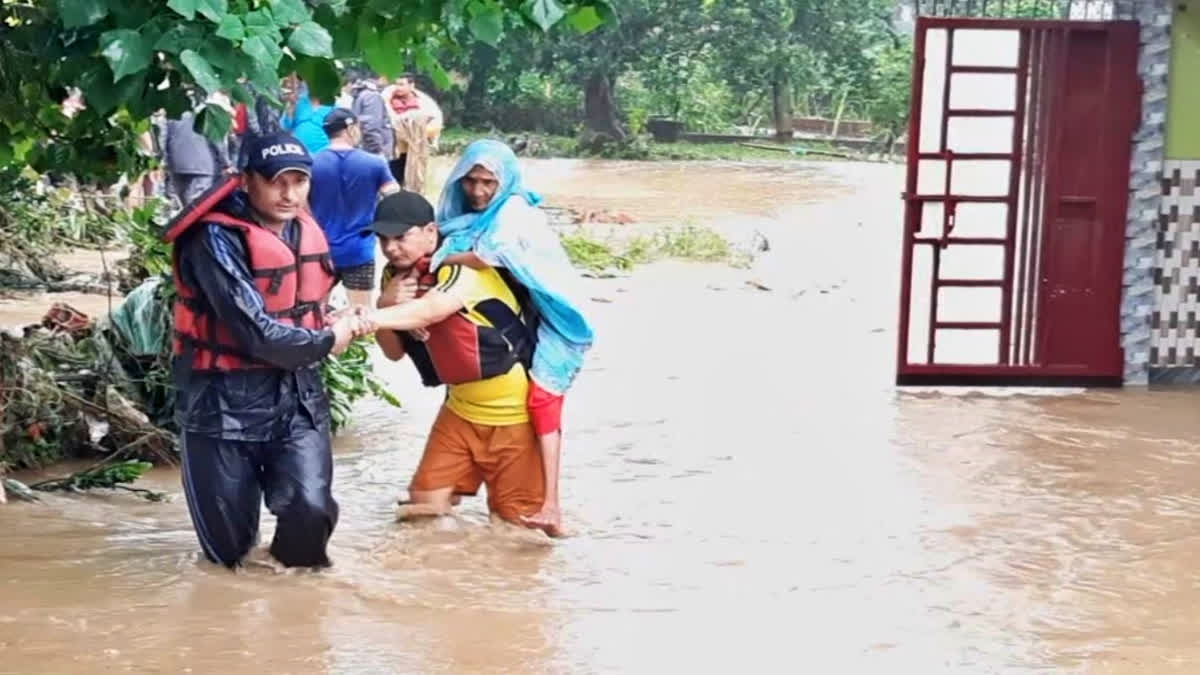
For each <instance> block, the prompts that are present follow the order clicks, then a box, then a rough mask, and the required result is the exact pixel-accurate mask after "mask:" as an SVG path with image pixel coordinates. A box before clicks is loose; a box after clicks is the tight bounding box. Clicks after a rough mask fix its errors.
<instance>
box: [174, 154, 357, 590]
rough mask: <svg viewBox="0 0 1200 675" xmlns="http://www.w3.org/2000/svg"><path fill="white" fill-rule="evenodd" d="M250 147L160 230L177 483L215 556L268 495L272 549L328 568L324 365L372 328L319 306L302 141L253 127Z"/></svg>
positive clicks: (252, 519) (321, 296)
mask: <svg viewBox="0 0 1200 675" xmlns="http://www.w3.org/2000/svg"><path fill="white" fill-rule="evenodd" d="M245 157H246V162H247V163H246V167H245V171H244V173H242V174H241V175H240V176H235V177H232V178H230V179H228V180H226V181H225V182H223V183H222V184H220V185H217V186H215V187H213V188H212V189H210V190H208V191H207V192H206V193H205V194H203V195H201V196H200V197H199V198H198V199H197V200H196V201H195V202H193V203H192V204H191V205H190V206H189V207H188V208H187V209H186V210H185V211H184V212H182V213H180V214H179V215H178V216H176V217H175V219H173V220H172V222H171V223H170V224H169V225H168V229H167V232H166V235H165V238H166V239H167V241H170V242H173V243H174V277H175V288H176V292H177V296H178V298H177V300H176V303H175V310H174V312H175V339H174V352H175V358H174V363H173V369H174V376H175V383H176V387H177V389H178V401H177V404H176V420H177V421H178V423H179V427H180V431H181V436H182V445H183V471H182V473H183V487H184V493H185V495H186V497H187V503H188V509H189V511H190V513H191V517H192V523H193V525H194V527H195V530H196V534H197V536H198V537H199V539H200V545H201V548H202V549H203V551H204V554H205V556H206V557H207V558H208V559H209V560H212V561H213V562H217V563H220V564H223V565H225V566H227V567H230V568H233V567H236V566H238V565H239V564H240V563H241V561H242V559H243V558H244V556H245V555H246V553H248V552H249V551H250V549H251V548H252V547H253V546H254V545H255V543H256V541H257V538H258V521H259V511H260V508H261V504H262V501H263V499H264V497H265V499H266V505H267V508H268V509H269V510H270V512H271V513H273V514H274V515H275V516H276V518H277V519H278V523H277V527H276V530H275V539H274V541H273V542H272V544H271V554H272V555H273V556H274V557H275V559H276V560H278V561H279V562H280V563H282V564H284V565H286V566H289V567H290V566H306V567H323V566H327V565H329V564H330V563H329V558H328V556H327V554H326V544H327V542H328V541H329V537H330V535H331V534H332V533H333V529H334V527H335V525H336V524H337V519H338V505H337V502H335V501H334V499H333V495H332V493H331V490H330V487H331V483H332V478H333V467H332V457H331V452H330V426H329V425H330V411H329V400H328V398H327V397H326V394H325V390H324V387H323V385H322V382H321V377H320V373H319V371H318V364H319V363H320V362H321V360H322V359H324V358H325V356H326V355H328V354H330V353H331V352H332V353H340V352H341V351H342V350H344V349H345V348H346V346H347V345H348V344H349V342H350V340H352V339H353V338H354V337H355V336H356V335H358V334H362V333H364V332H366V328H365V326H364V324H363V322H362V320H361V319H360V318H358V317H357V316H354V315H347V316H343V317H331V318H329V319H328V320H327V317H326V316H325V308H326V302H327V299H328V293H329V290H330V288H332V286H333V274H332V265H331V263H330V259H329V246H328V244H327V243H326V240H325V236H324V235H323V234H322V232H321V228H320V227H319V226H318V225H317V223H316V222H314V221H313V219H312V217H311V215H309V213H308V210H307V204H308V192H309V177H310V174H311V166H312V158H311V157H310V156H309V154H308V152H307V151H306V150H305V149H304V146H303V145H302V144H301V143H300V142H299V141H298V140H296V138H295V137H293V136H291V135H289V134H286V133H278V134H272V135H268V136H264V137H251V138H249V139H248V141H247V146H246V153H245ZM327 324H329V327H328V328H327V327H326V325H327Z"/></svg>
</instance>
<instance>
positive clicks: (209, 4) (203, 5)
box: [196, 0, 229, 23]
mask: <svg viewBox="0 0 1200 675" xmlns="http://www.w3.org/2000/svg"><path fill="white" fill-rule="evenodd" d="M196 11H197V12H200V14H201V15H203V16H204V18H206V19H208V20H209V21H211V22H213V23H221V19H222V18H224V17H225V14H226V13H227V12H228V11H229V5H228V3H227V1H226V0H196Z"/></svg>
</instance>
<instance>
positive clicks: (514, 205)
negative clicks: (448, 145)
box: [431, 140, 594, 394]
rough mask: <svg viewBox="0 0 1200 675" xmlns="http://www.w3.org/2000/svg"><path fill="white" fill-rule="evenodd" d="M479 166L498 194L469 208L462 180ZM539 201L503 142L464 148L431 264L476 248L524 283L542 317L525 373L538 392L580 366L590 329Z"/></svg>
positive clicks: (443, 204) (442, 208)
mask: <svg viewBox="0 0 1200 675" xmlns="http://www.w3.org/2000/svg"><path fill="white" fill-rule="evenodd" d="M476 166H482V167H484V168H485V169H487V170H489V171H491V172H492V173H493V174H495V175H496V179H497V180H498V181H499V185H498V186H497V188H496V194H495V196H493V197H492V201H491V203H489V204H488V207H487V209H485V210H484V211H482V212H472V211H470V210H469V206H468V204H467V199H466V195H465V194H463V191H462V186H461V185H460V183H459V181H461V180H462V178H463V176H466V175H467V173H468V172H470V171H471V169H473V168H475V167H476ZM541 201H542V199H541V197H540V196H539V195H538V194H537V193H535V192H533V191H532V190H530V189H528V188H526V187H525V184H524V181H523V180H522V178H521V167H520V166H519V165H518V164H517V157H516V155H514V154H513V151H512V150H510V149H509V147H508V146H507V145H505V144H503V143H501V142H499V141H493V140H480V141H475V142H474V143H472V144H471V145H469V146H467V149H466V151H465V152H464V153H463V156H462V159H460V160H458V164H456V165H455V166H454V169H453V170H452V171H451V172H450V176H449V177H448V178H447V179H446V185H445V187H443V188H442V197H441V200H440V202H439V204H438V214H437V215H438V229H439V230H441V233H442V236H443V241H442V245H441V247H439V248H438V250H437V252H436V253H434V255H433V260H432V261H431V267H432V268H434V269H436V268H437V267H439V266H440V265H441V264H442V262H443V261H444V260H445V259H446V257H447V256H449V255H453V254H456V253H466V252H468V251H473V252H474V253H475V255H477V256H479V258H481V259H482V260H483V261H484V262H486V263H487V264H489V265H491V266H493V267H503V268H505V269H507V270H508V271H509V273H510V274H512V276H513V277H514V278H515V279H516V280H517V281H518V282H519V283H520V284H521V285H523V286H524V287H525V288H527V289H528V290H529V294H530V297H531V299H532V301H533V304H534V307H535V309H536V310H537V311H538V314H539V315H540V316H541V322H540V323H539V324H538V334H537V348H536V349H535V350H534V354H533V367H532V369H531V372H530V375H531V376H532V377H533V379H534V380H535V381H536V382H537V383H538V385H540V386H541V387H542V388H543V389H546V390H548V391H551V392H553V393H556V394H562V393H565V392H566V390H567V389H568V388H569V387H570V386H571V383H572V382H573V381H574V379H575V376H576V375H578V374H579V370H580V369H581V368H582V367H583V357H584V354H585V353H586V352H587V350H588V349H589V348H591V346H592V341H593V339H594V334H593V332H592V327H591V325H590V324H589V323H588V320H587V318H586V317H584V315H583V312H581V311H580V309H579V306H578V304H577V302H576V301H575V300H573V299H572V298H571V297H570V294H569V293H568V292H567V289H569V288H570V287H572V286H574V280H575V279H577V278H578V273H577V272H576V271H575V269H574V268H573V267H572V266H571V261H570V260H569V259H568V258H567V254H566V251H565V250H564V249H563V247H562V243H561V242H560V241H559V239H558V235H556V234H555V233H554V232H553V231H551V230H550V228H549V226H548V224H547V223H546V220H545V217H544V216H543V215H542V214H541V212H540V211H537V210H536V207H537V205H538V204H539V203H541Z"/></svg>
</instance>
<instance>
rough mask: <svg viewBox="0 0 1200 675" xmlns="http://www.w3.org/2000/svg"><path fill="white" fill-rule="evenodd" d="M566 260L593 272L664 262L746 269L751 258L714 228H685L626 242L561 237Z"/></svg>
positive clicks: (572, 235)
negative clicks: (719, 264) (688, 261)
mask: <svg viewBox="0 0 1200 675" xmlns="http://www.w3.org/2000/svg"><path fill="white" fill-rule="evenodd" d="M562 242H563V247H564V248H566V251H567V256H568V257H569V258H570V259H571V262H572V263H573V264H574V265H575V266H576V267H580V268H583V269H586V270H590V271H593V272H602V271H606V270H614V269H615V270H621V271H628V270H631V269H633V268H634V267H635V266H637V265H644V264H646V263H651V262H655V261H658V260H664V259H675V260H690V261H694V262H707V263H723V264H727V265H731V266H733V267H745V266H747V265H749V263H750V255H749V254H748V253H744V252H741V251H738V250H737V249H736V248H735V247H734V246H733V245H732V244H730V243H729V240H728V239H726V238H725V237H723V236H721V234H720V233H719V232H717V231H715V230H713V229H711V228H707V227H698V226H695V225H685V226H682V227H676V228H667V229H663V230H659V231H657V232H654V233H653V234H643V235H635V236H633V237H629V238H624V239H616V238H609V239H600V238H597V237H595V236H592V235H589V234H588V233H586V232H573V233H570V234H565V235H563V237H562Z"/></svg>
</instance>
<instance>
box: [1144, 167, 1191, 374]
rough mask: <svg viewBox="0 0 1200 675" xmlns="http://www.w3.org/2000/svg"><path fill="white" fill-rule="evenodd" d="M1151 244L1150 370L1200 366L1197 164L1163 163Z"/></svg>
mask: <svg viewBox="0 0 1200 675" xmlns="http://www.w3.org/2000/svg"><path fill="white" fill-rule="evenodd" d="M1160 192H1161V194H1162V209H1161V212H1160V213H1159V219H1158V228H1157V230H1158V231H1157V233H1156V235H1155V239H1154V248H1155V257H1154V277H1153V281H1154V311H1153V312H1152V313H1151V314H1150V366H1151V367H1166V368H1171V367H1181V366H1200V318H1198V317H1200V161H1168V162H1166V163H1165V165H1164V167H1163V173H1162V177H1161V188H1160Z"/></svg>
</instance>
